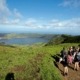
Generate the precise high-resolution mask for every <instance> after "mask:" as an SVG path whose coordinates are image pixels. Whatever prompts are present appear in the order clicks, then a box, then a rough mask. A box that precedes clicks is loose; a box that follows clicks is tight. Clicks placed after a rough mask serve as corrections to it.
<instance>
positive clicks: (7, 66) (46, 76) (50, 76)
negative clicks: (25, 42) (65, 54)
mask: <svg viewBox="0 0 80 80" xmlns="http://www.w3.org/2000/svg"><path fill="white" fill-rule="evenodd" d="M71 45H75V46H77V45H78V44H59V45H54V46H44V45H42V44H41V45H40V44H36V45H32V46H14V45H11V46H10V45H4V46H2V45H1V46H0V80H6V79H5V78H6V76H7V74H9V73H14V78H15V80H63V79H62V75H61V74H60V72H59V71H58V69H57V68H56V67H55V65H54V59H53V57H52V56H53V55H55V54H58V53H59V52H60V51H61V49H62V48H63V47H66V48H68V47H70V46H71Z"/></svg>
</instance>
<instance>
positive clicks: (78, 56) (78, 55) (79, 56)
mask: <svg viewBox="0 0 80 80" xmlns="http://www.w3.org/2000/svg"><path fill="white" fill-rule="evenodd" d="M76 57H77V60H78V61H80V52H79V53H78V54H77V55H76Z"/></svg>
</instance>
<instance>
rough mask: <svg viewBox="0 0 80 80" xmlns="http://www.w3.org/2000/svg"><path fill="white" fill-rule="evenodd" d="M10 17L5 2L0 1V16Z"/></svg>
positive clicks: (4, 0) (3, 0)
mask: <svg viewBox="0 0 80 80" xmlns="http://www.w3.org/2000/svg"><path fill="white" fill-rule="evenodd" d="M3 14H4V15H10V14H11V12H10V10H9V8H8V6H7V4H6V0H0V15H3Z"/></svg>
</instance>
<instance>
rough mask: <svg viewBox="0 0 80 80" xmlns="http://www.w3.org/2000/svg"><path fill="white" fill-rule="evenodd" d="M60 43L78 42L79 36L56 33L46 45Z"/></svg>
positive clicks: (79, 41) (79, 40)
mask: <svg viewBox="0 0 80 80" xmlns="http://www.w3.org/2000/svg"><path fill="white" fill-rule="evenodd" d="M61 43H80V36H71V35H57V36H56V37H54V38H52V39H51V40H50V41H49V42H48V43H47V44H46V45H53V44H61Z"/></svg>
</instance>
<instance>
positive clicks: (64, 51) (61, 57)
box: [59, 48, 67, 63]
mask: <svg viewBox="0 0 80 80" xmlns="http://www.w3.org/2000/svg"><path fill="white" fill-rule="evenodd" d="M60 54H61V55H60V59H59V63H60V62H61V61H64V58H65V56H66V55H67V52H66V50H65V48H63V49H62V50H61V52H60Z"/></svg>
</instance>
